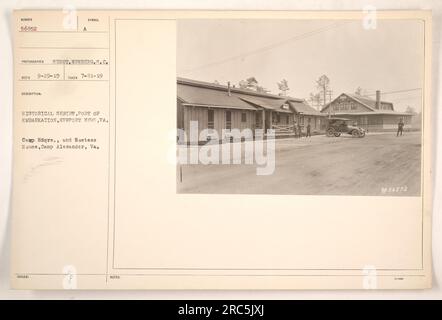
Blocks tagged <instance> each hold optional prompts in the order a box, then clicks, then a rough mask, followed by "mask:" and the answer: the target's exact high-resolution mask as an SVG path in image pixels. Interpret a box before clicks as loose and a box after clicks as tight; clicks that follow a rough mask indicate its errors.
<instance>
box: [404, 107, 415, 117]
mask: <svg viewBox="0 0 442 320" xmlns="http://www.w3.org/2000/svg"><path fill="white" fill-rule="evenodd" d="M405 112H407V113H411V114H413V115H415V114H417V112H416V110H415V109H414V108H413V107H410V106H407V109H405Z"/></svg>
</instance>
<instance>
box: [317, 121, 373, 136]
mask: <svg viewBox="0 0 442 320" xmlns="http://www.w3.org/2000/svg"><path fill="white" fill-rule="evenodd" d="M350 121H351V120H350V119H345V118H330V119H328V125H327V129H326V131H325V132H326V134H327V137H339V136H340V135H341V134H342V133H347V134H351V135H352V136H353V137H355V138H362V137H364V136H365V132H366V131H365V129H363V128H361V127H358V126H357V125H351V124H349V122H350Z"/></svg>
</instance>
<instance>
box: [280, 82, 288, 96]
mask: <svg viewBox="0 0 442 320" xmlns="http://www.w3.org/2000/svg"><path fill="white" fill-rule="evenodd" d="M277 84H278V89H279V91H281V92H280V94H279V95H280V96H286V95H287V91H289V90H290V88H289V84H288V82H287V80H286V79H282V80H281V81H280V82H278V83H277Z"/></svg>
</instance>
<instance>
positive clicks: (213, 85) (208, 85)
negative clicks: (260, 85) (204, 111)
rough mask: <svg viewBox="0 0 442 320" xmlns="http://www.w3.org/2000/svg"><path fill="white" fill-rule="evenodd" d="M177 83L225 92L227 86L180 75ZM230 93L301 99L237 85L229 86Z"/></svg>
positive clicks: (300, 100)
mask: <svg viewBox="0 0 442 320" xmlns="http://www.w3.org/2000/svg"><path fill="white" fill-rule="evenodd" d="M177 84H183V85H189V86H195V87H202V88H207V89H211V90H218V91H223V92H225V93H226V92H227V90H228V88H227V86H226V85H221V84H217V83H210V82H205V81H199V80H193V79H187V78H182V77H177ZM230 92H231V93H239V94H245V95H247V96H255V97H261V98H270V99H285V100H293V101H299V102H302V101H303V99H300V98H294V97H290V96H279V95H275V94H271V93H265V92H257V91H254V90H249V89H241V88H237V87H233V86H232V87H230Z"/></svg>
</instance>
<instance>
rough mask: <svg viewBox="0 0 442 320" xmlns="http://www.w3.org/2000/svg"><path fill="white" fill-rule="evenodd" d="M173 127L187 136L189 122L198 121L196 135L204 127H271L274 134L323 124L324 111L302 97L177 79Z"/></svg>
mask: <svg viewBox="0 0 442 320" xmlns="http://www.w3.org/2000/svg"><path fill="white" fill-rule="evenodd" d="M177 108H178V112H177V126H178V128H180V129H184V131H185V132H186V134H187V137H189V131H190V130H189V127H190V122H191V121H198V131H199V132H198V134H200V132H201V131H202V130H204V129H215V130H217V132H218V134H219V135H221V133H222V130H223V129H240V130H243V129H246V128H248V129H251V130H252V131H253V132H254V131H255V129H264V130H265V132H267V129H270V128H272V129H274V130H275V133H276V135H287V134H293V132H294V127H295V124H296V125H298V124H300V126H301V128H302V131H303V132H304V133H305V127H306V126H307V124H308V123H310V126H311V132H312V133H314V132H315V131H316V132H318V131H320V130H321V125H322V126H323V122H322V120H323V119H324V118H326V114H323V113H320V112H319V111H317V110H315V109H313V108H312V107H310V106H309V105H308V104H307V103H306V102H305V101H304V100H303V99H298V98H292V97H287V96H278V95H273V94H269V93H261V92H256V91H252V90H247V89H239V88H235V87H231V86H230V84H229V85H227V86H224V85H220V84H214V83H208V82H202V81H196V80H189V79H183V78H178V79H177Z"/></svg>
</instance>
